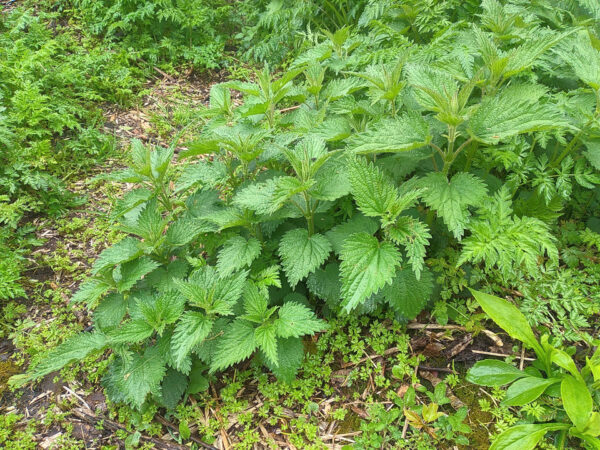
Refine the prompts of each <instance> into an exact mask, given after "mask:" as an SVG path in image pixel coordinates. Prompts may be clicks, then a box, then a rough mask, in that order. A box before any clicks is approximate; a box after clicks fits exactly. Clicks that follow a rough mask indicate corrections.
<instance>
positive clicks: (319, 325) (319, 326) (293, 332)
mask: <svg viewBox="0 0 600 450" xmlns="http://www.w3.org/2000/svg"><path fill="white" fill-rule="evenodd" d="M278 314H279V318H278V319H276V320H275V325H276V333H277V336H278V337H281V338H289V337H300V336H304V335H312V334H314V333H316V332H318V331H323V330H324V329H325V328H326V327H327V325H326V323H325V322H324V321H322V320H320V319H317V318H316V317H315V314H314V313H313V312H312V311H311V310H310V309H308V308H307V307H306V306H304V305H301V304H300V303H296V302H286V303H284V304H283V306H281V307H280V308H279V311H278Z"/></svg>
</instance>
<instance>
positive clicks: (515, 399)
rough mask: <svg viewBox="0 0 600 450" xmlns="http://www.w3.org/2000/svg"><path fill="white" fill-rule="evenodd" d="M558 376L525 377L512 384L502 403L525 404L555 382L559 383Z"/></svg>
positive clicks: (511, 404) (510, 404)
mask: <svg viewBox="0 0 600 450" xmlns="http://www.w3.org/2000/svg"><path fill="white" fill-rule="evenodd" d="M559 382H560V380H559V379H558V378H538V377H530V376H528V377H524V378H521V379H519V380H517V381H515V382H514V383H513V384H511V385H510V387H509V388H508V390H507V391H506V397H505V398H504V400H502V404H503V405H506V406H523V405H526V404H527V403H531V402H532V401H534V400H535V399H537V398H538V397H539V396H540V395H542V394H543V393H544V391H545V390H546V389H547V388H548V387H549V386H552V385H553V384H556V383H559Z"/></svg>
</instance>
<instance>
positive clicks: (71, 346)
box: [27, 333, 108, 380]
mask: <svg viewBox="0 0 600 450" xmlns="http://www.w3.org/2000/svg"><path fill="white" fill-rule="evenodd" d="M107 343H108V342H107V339H106V336H105V335H104V334H102V333H81V334H77V335H75V336H73V337H70V338H68V339H67V340H66V341H65V342H63V343H62V344H60V345H59V346H58V347H56V348H55V349H53V350H51V351H50V352H49V353H48V355H47V356H46V358H44V359H43V360H42V362H40V363H39V364H38V365H36V366H35V367H33V368H32V369H30V370H29V371H28V373H27V376H28V378H27V379H28V380H34V379H36V378H40V377H43V376H44V375H47V374H49V373H51V372H55V371H57V370H60V369H62V368H63V367H64V366H66V365H67V364H69V363H71V362H74V361H80V360H82V359H84V358H86V357H87V356H88V355H90V354H92V353H94V352H96V351H99V350H102V349H104V347H105V346H106V345H107Z"/></svg>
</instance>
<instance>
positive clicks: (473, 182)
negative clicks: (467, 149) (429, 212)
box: [421, 172, 487, 239]
mask: <svg viewBox="0 0 600 450" xmlns="http://www.w3.org/2000/svg"><path fill="white" fill-rule="evenodd" d="M421 186H422V187H423V188H425V189H426V190H425V191H424V192H423V199H424V200H425V203H426V204H427V206H429V207H430V208H433V209H434V210H436V211H437V213H438V215H439V216H440V217H441V218H442V219H443V220H444V223H445V224H446V225H447V226H448V229H449V230H450V231H451V232H452V233H453V234H454V237H455V238H456V239H460V238H461V237H462V235H463V233H464V230H465V228H466V227H467V225H468V223H469V219H470V217H471V214H470V212H469V209H468V208H469V206H479V205H481V203H482V201H483V200H484V198H485V197H486V194H487V189H486V187H485V184H484V182H483V181H482V180H481V179H479V178H477V177H476V176H475V175H472V174H470V173H458V174H456V175H454V176H453V177H452V179H451V180H450V181H448V179H447V178H446V176H445V175H443V174H442V173H440V172H432V173H430V174H428V175H427V176H425V178H423V179H422V182H421Z"/></svg>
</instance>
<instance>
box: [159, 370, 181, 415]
mask: <svg viewBox="0 0 600 450" xmlns="http://www.w3.org/2000/svg"><path fill="white" fill-rule="evenodd" d="M187 384H188V377H186V376H185V375H184V374H182V373H181V372H178V371H176V370H173V369H169V370H168V371H167V375H166V376H165V378H164V379H163V381H162V384H161V386H160V395H159V396H158V397H159V401H160V403H161V404H162V405H163V406H165V407H166V408H167V409H169V410H171V409H174V408H175V407H176V406H177V404H178V403H179V400H181V397H183V394H184V392H185V390H186V388H187Z"/></svg>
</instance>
